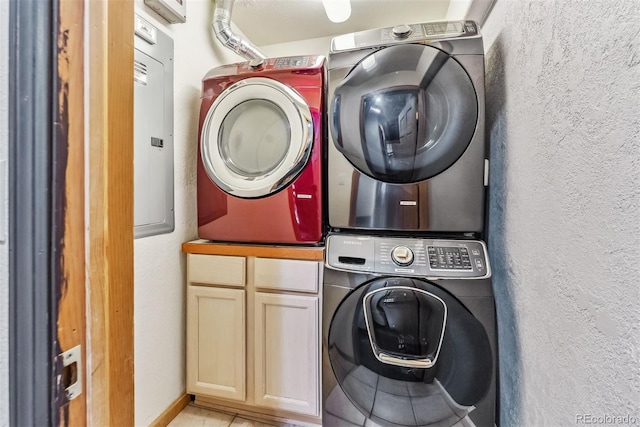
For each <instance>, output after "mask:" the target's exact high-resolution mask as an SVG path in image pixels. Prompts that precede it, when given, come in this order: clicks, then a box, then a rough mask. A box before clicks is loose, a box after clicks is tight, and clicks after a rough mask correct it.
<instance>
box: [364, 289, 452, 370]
mask: <svg viewBox="0 0 640 427" xmlns="http://www.w3.org/2000/svg"><path fill="white" fill-rule="evenodd" d="M393 289H404V290H407V291H417V292H422V293H423V294H426V295H428V296H430V297H432V298H434V299H436V300H437V301H439V302H440V303H441V304H442V307H443V308H444V314H443V319H442V332H441V334H440V340H439V342H438V349H437V350H436V354H435V356H434V357H433V360H432V359H429V358H426V359H402V358H399V357H395V356H392V355H390V354H386V353H384V352H382V351H380V349H379V348H378V346H377V345H376V344H375V340H374V339H373V337H372V330H371V329H372V328H371V326H370V325H369V323H370V322H369V317H368V316H367V306H366V304H367V301H368V300H369V299H370V298H371V297H372V296H373V295H374V294H376V293H378V292H383V291H388V290H393ZM362 308H363V310H362V311H363V312H364V323H365V325H367V334H368V335H369V343H370V344H371V350H372V351H373V354H374V356H376V359H378V360H379V361H380V362H382V363H386V364H387V365H394V366H400V367H404V368H418V369H428V368H432V367H433V366H434V365H435V364H436V362H437V361H438V355H439V354H440V348H441V347H442V340H443V339H444V331H445V329H446V327H447V304H446V303H445V302H444V301H443V300H442V298H440V297H438V296H437V295H434V294H432V293H431V292H427V291H425V290H424V289H420V288H412V287H409V286H388V287H384V288H380V289H376V290H374V291H371V292H368V293H367V294H366V295H365V296H364V297H362Z"/></svg>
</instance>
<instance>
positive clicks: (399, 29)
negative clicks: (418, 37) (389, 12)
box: [391, 24, 413, 39]
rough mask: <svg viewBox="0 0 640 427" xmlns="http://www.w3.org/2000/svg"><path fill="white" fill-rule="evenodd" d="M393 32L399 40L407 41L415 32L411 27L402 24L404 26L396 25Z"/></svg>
mask: <svg viewBox="0 0 640 427" xmlns="http://www.w3.org/2000/svg"><path fill="white" fill-rule="evenodd" d="M391 32H392V33H393V36H394V37H395V38H397V39H406V38H407V37H409V36H410V35H411V33H412V32H413V30H412V29H411V27H410V26H408V25H405V24H402V25H396V26H395V27H393V29H392V30H391Z"/></svg>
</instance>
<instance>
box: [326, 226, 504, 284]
mask: <svg viewBox="0 0 640 427" xmlns="http://www.w3.org/2000/svg"><path fill="white" fill-rule="evenodd" d="M326 246H327V249H326V254H327V255H326V264H327V266H328V267H329V268H333V269H336V270H343V271H361V272H366V273H368V274H381V275H382V274H384V275H388V274H401V275H403V276H419V277H426V278H430V279H461V278H465V279H485V278H487V277H490V276H491V267H490V265H489V259H488V257H487V247H486V245H485V243H484V242H482V241H480V240H462V239H461V240H453V239H452V240H444V239H427V238H409V237H401V238H395V237H378V236H358V235H345V234H331V235H329V237H327V244H326Z"/></svg>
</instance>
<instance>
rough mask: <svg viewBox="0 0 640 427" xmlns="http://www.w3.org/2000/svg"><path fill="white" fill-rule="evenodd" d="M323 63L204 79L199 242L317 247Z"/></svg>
mask: <svg viewBox="0 0 640 427" xmlns="http://www.w3.org/2000/svg"><path fill="white" fill-rule="evenodd" d="M324 64H325V59H324V57H322V56H295V57H283V58H271V59H265V60H262V59H258V60H253V61H250V62H242V63H237V64H232V65H225V66H222V67H218V68H214V69H213V70H211V71H210V72H209V73H208V74H207V75H206V76H205V78H204V80H203V92H202V103H201V107H200V128H199V135H200V141H199V144H198V235H199V237H200V238H202V239H208V240H216V241H228V242H252V243H272V244H316V243H319V242H320V241H321V240H322V237H323V214H322V199H323V188H322V187H323V184H322V180H323V178H322V169H323V145H322V141H323V134H322V128H323V126H322V120H323V119H322V117H323V114H322V112H323V106H324V105H323V102H324V79H325V68H324Z"/></svg>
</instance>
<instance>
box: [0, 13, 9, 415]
mask: <svg viewBox="0 0 640 427" xmlns="http://www.w3.org/2000/svg"><path fill="white" fill-rule="evenodd" d="M8 50H9V2H8V1H0V58H4V59H3V60H2V61H0V426H2V427H4V426H8V425H9V252H8V243H7V240H6V238H7V236H6V233H7V226H8V224H7V222H8V219H7V214H8V207H9V199H8V191H7V190H8V189H7V179H8V177H7V167H6V165H7V156H8V145H9V141H8V138H9V135H8V123H7V121H8V108H9V105H8V101H9V100H8V92H9V85H8V82H9V68H8V65H9V64H8V61H7V58H8ZM3 165H4V168H3ZM3 169H4V172H3ZM1 174H4V176H2V175H1ZM2 218H4V222H3V220H2Z"/></svg>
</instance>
